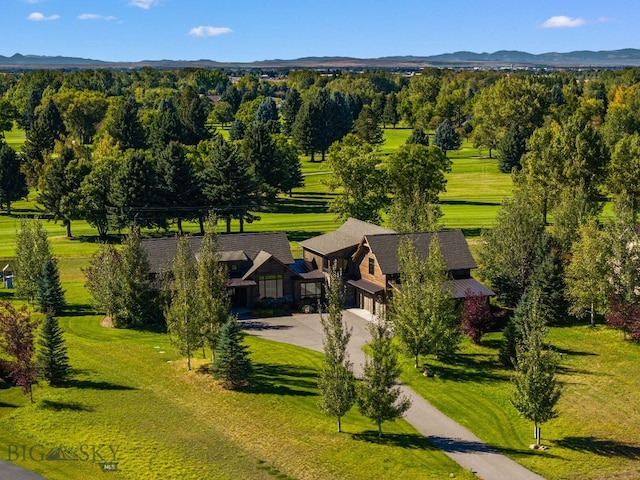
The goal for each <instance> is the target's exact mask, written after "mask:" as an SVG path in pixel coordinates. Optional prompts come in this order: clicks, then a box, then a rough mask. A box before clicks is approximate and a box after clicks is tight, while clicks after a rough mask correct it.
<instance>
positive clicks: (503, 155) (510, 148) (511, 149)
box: [498, 125, 527, 173]
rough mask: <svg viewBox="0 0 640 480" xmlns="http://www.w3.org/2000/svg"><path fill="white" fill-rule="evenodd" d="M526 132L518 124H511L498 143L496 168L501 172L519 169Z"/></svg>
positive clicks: (523, 151)
mask: <svg viewBox="0 0 640 480" xmlns="http://www.w3.org/2000/svg"><path fill="white" fill-rule="evenodd" d="M526 142H527V133H526V132H525V131H524V129H523V128H522V127H521V126H519V125H512V126H511V127H510V128H509V129H508V130H507V133H506V134H505V136H504V137H502V140H500V143H499V144H498V150H499V151H500V153H499V155H498V169H499V170H500V171H501V172H502V173H511V171H512V170H513V169H514V168H515V169H516V170H520V168H521V166H520V159H521V158H522V156H523V155H524V154H525V152H526V151H527V145H526Z"/></svg>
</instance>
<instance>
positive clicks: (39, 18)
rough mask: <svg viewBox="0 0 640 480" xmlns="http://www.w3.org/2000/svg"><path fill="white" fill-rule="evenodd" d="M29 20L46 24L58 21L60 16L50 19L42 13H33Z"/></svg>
mask: <svg viewBox="0 0 640 480" xmlns="http://www.w3.org/2000/svg"><path fill="white" fill-rule="evenodd" d="M27 18H28V19H29V20H32V21H34V22H46V21H49V20H58V19H59V18H60V15H49V16H48V17H45V16H44V15H43V14H42V13H40V12H33V13H32V14H30V15H29V16H28V17H27Z"/></svg>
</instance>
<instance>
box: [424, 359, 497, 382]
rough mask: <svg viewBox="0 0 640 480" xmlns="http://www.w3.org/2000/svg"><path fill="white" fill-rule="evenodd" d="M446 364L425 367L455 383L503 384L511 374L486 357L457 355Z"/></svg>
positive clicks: (426, 365) (447, 360)
mask: <svg viewBox="0 0 640 480" xmlns="http://www.w3.org/2000/svg"><path fill="white" fill-rule="evenodd" d="M445 362H446V364H439V365H436V366H433V365H428V364H425V365H424V367H425V368H426V369H428V370H430V371H432V372H433V373H435V374H438V376H439V377H440V378H441V379H444V380H452V381H454V382H502V381H508V380H509V374H508V372H506V371H505V370H504V369H503V368H502V366H501V365H500V364H499V363H498V362H497V360H493V359H491V358H487V356H486V355H476V354H457V355H452V356H451V357H449V358H447V359H446V360H445Z"/></svg>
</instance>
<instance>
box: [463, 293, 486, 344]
mask: <svg viewBox="0 0 640 480" xmlns="http://www.w3.org/2000/svg"><path fill="white" fill-rule="evenodd" d="M492 326H493V314H492V313H491V308H490V307H489V299H488V298H487V297H486V295H482V294H481V293H477V294H476V293H473V292H471V291H470V290H467V291H466V292H465V295H464V303H463V305H462V332H463V333H464V334H465V335H467V336H468V337H469V338H470V339H471V341H472V342H473V343H474V344H476V345H479V344H480V339H481V338H482V335H484V334H485V333H487V332H488V331H489V330H490V329H491V327H492Z"/></svg>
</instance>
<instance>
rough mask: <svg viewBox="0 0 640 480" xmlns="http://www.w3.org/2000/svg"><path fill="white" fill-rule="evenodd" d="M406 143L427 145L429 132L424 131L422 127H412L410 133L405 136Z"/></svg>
mask: <svg viewBox="0 0 640 480" xmlns="http://www.w3.org/2000/svg"><path fill="white" fill-rule="evenodd" d="M405 143H406V144H407V145H414V144H418V145H424V146H425V147H428V146H429V134H428V133H427V132H425V131H424V130H423V129H422V128H414V129H413V130H412V131H411V135H409V136H408V137H407V140H406V142H405Z"/></svg>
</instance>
